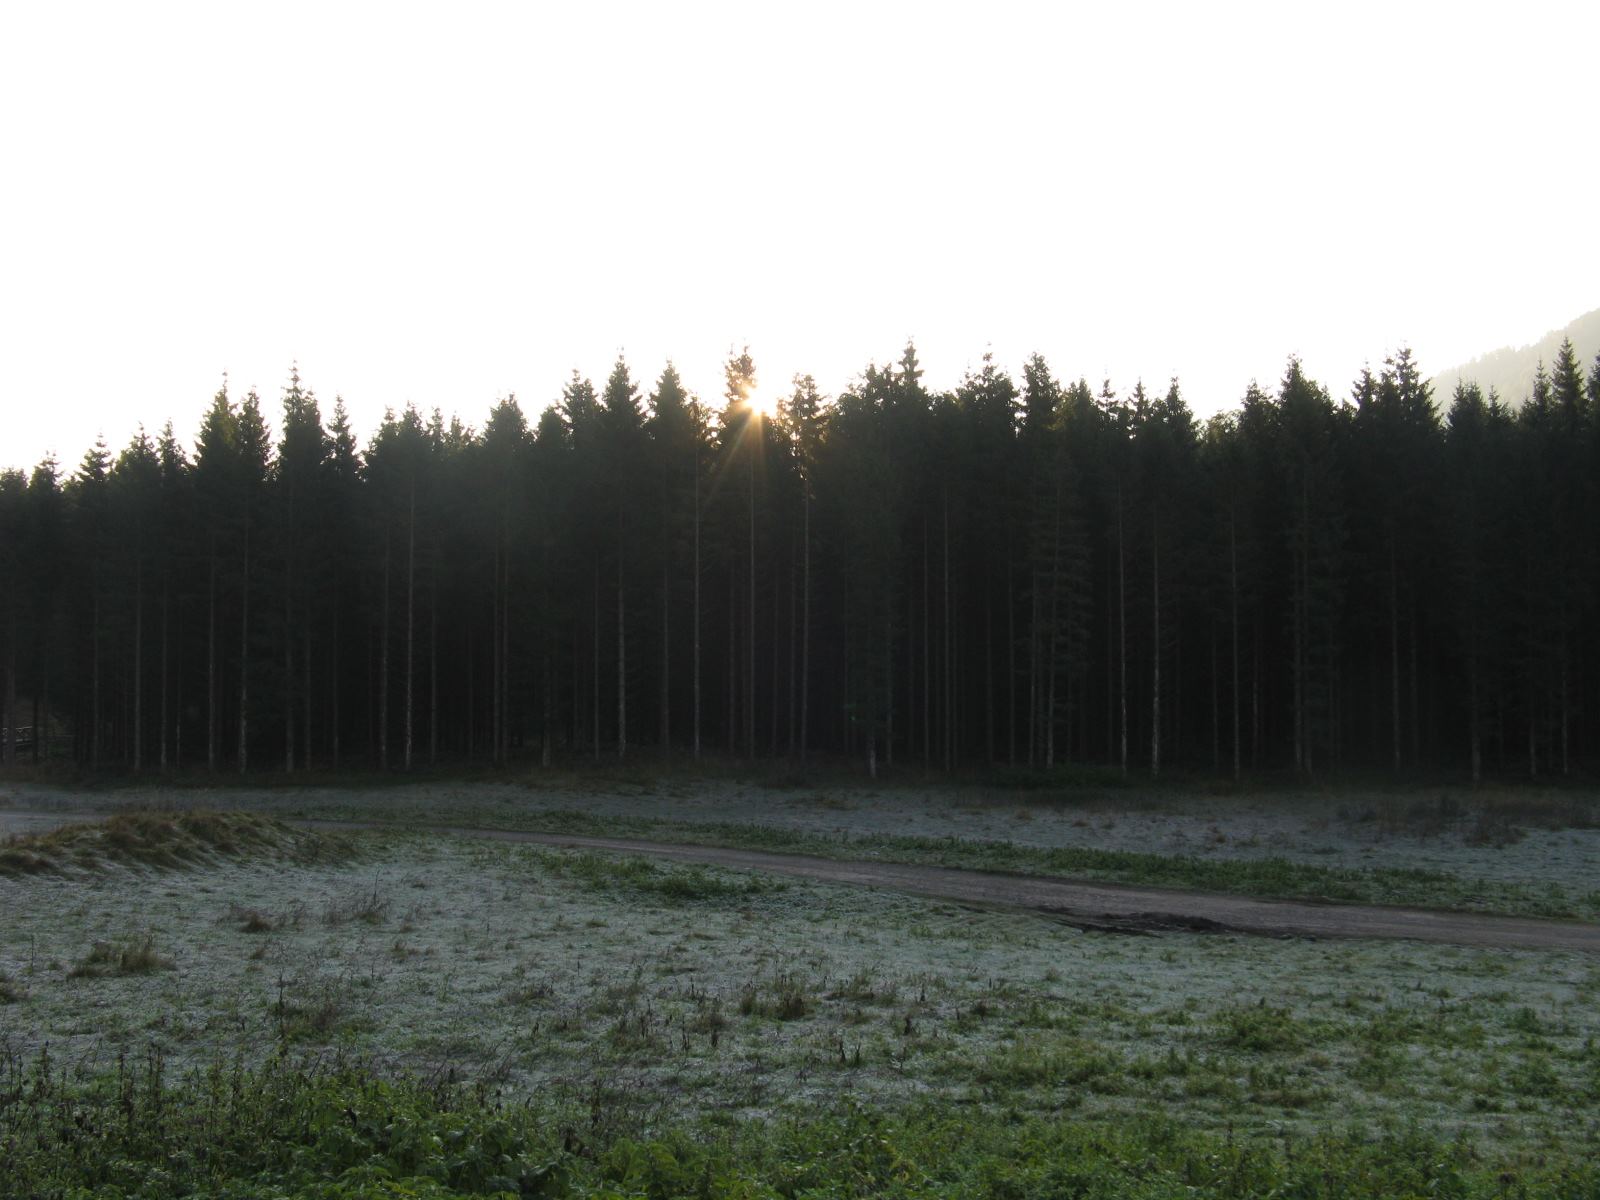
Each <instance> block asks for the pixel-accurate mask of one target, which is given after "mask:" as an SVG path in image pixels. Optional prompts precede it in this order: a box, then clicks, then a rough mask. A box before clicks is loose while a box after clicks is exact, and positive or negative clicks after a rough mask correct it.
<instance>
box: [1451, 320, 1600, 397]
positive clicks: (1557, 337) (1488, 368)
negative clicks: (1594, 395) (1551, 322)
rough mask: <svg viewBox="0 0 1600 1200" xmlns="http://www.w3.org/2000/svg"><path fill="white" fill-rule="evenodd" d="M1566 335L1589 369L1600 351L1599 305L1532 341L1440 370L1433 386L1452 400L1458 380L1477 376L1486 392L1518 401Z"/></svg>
mask: <svg viewBox="0 0 1600 1200" xmlns="http://www.w3.org/2000/svg"><path fill="white" fill-rule="evenodd" d="M1563 338H1571V339H1572V348H1573V349H1574V350H1576V351H1577V354H1578V362H1579V363H1580V364H1581V365H1582V366H1583V367H1584V369H1585V370H1586V371H1587V370H1588V368H1589V367H1590V365H1591V364H1593V362H1594V359H1595V355H1596V354H1600V308H1597V309H1594V310H1593V311H1592V312H1587V313H1584V314H1583V316H1581V317H1579V318H1577V320H1575V321H1571V322H1569V323H1568V324H1567V325H1566V326H1564V327H1563V328H1561V329H1555V330H1552V331H1551V332H1549V333H1547V334H1545V335H1544V336H1543V337H1542V338H1540V339H1539V340H1538V341H1537V342H1534V343H1533V344H1532V345H1528V346H1502V347H1500V349H1498V350H1492V351H1490V352H1489V353H1488V354H1482V355H1479V356H1478V357H1477V358H1475V359H1473V360H1472V361H1471V362H1467V363H1462V364H1461V365H1460V366H1456V367H1449V368H1447V369H1445V370H1443V371H1440V372H1439V373H1438V374H1437V375H1435V376H1434V377H1433V378H1432V379H1430V380H1429V381H1428V383H1429V384H1430V386H1431V387H1432V389H1433V395H1434V398H1435V399H1436V400H1438V401H1440V402H1441V403H1448V402H1449V400H1450V397H1451V395H1452V394H1453V393H1454V392H1455V388H1456V381H1457V380H1458V379H1464V380H1476V381H1477V383H1478V385H1479V386H1480V387H1482V388H1483V391H1484V394H1485V395H1488V392H1489V389H1490V388H1491V387H1492V388H1494V389H1495V391H1497V392H1498V393H1499V394H1500V399H1501V400H1502V401H1503V402H1505V403H1507V404H1511V405H1513V406H1515V405H1519V404H1521V403H1522V402H1523V401H1524V400H1526V399H1527V398H1528V396H1529V395H1530V394H1531V393H1532V392H1533V378H1534V374H1535V373H1536V372H1537V371H1538V369H1539V364H1540V363H1541V362H1542V363H1544V365H1545V369H1546V370H1549V368H1550V364H1551V363H1553V362H1554V361H1555V357H1556V351H1557V350H1559V349H1560V348H1561V341H1562V339H1563Z"/></svg>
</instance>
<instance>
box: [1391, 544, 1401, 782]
mask: <svg viewBox="0 0 1600 1200" xmlns="http://www.w3.org/2000/svg"><path fill="white" fill-rule="evenodd" d="M1397 574H1398V571H1397V566H1396V563H1395V545H1394V531H1393V530H1392V529H1391V530H1390V531H1389V705H1390V709H1389V711H1390V725H1391V738H1390V750H1391V759H1392V766H1393V769H1394V773H1395V774H1396V775H1398V774H1400V585H1399V581H1398V579H1397Z"/></svg>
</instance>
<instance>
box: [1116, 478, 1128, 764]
mask: <svg viewBox="0 0 1600 1200" xmlns="http://www.w3.org/2000/svg"><path fill="white" fill-rule="evenodd" d="M1124 549H1125V547H1124V545H1123V539H1122V483H1121V481H1120V480H1119V481H1118V483H1117V673H1118V683H1117V708H1118V711H1119V713H1120V717H1119V720H1118V724H1119V725H1120V727H1121V730H1122V737H1121V747H1120V761H1121V767H1122V773H1123V774H1124V775H1126V774H1127V773H1128V574H1127V567H1126V555H1125V554H1124Z"/></svg>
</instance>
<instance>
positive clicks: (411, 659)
mask: <svg viewBox="0 0 1600 1200" xmlns="http://www.w3.org/2000/svg"><path fill="white" fill-rule="evenodd" d="M416 632H417V483H416V480H415V479H413V480H412V481H411V494H410V496H409V497H408V503H407V506H406V741H405V752H404V755H403V766H404V769H405V770H407V771H409V770H411V747H412V741H413V733H414V725H413V718H414V715H415V711H416V709H415V705H414V703H413V700H414V695H415V691H416V681H417V663H416V652H417V638H416Z"/></svg>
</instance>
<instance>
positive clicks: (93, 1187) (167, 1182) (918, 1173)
mask: <svg viewBox="0 0 1600 1200" xmlns="http://www.w3.org/2000/svg"><path fill="white" fill-rule="evenodd" d="M614 1116H615V1115H614V1114H606V1113H602V1112H600V1111H592V1112H591V1111H585V1110H584V1109H583V1108H582V1107H571V1106H565V1107H563V1106H560V1105H554V1104H550V1105H541V1104H539V1103H528V1104H507V1103H504V1102H503V1101H501V1100H500V1099H498V1098H497V1097H495V1096H493V1095H492V1094H491V1093H489V1092H488V1091H486V1090H485V1089H484V1088H482V1087H478V1086H462V1085H458V1084H453V1083H448V1082H443V1081H440V1080H437V1079H435V1080H432V1081H422V1080H417V1079H411V1078H404V1077H390V1078H386V1077H383V1076H380V1075H378V1074H376V1073H374V1072H373V1071H371V1070H370V1069H366V1068H364V1067H362V1066H360V1065H357V1064H350V1063H342V1062H337V1061H334V1062H328V1061H322V1062H311V1063H307V1062H295V1061H291V1060H289V1059H287V1058H283V1057H280V1058H276V1059H273V1060H271V1061H269V1062H267V1063H265V1064H264V1065H262V1066H259V1067H245V1066H242V1065H234V1066H231V1067H223V1066H218V1067H214V1068H212V1069H211V1070H209V1071H205V1072H201V1073H197V1074H195V1075H192V1076H190V1077H189V1078H188V1079H186V1080H184V1081H183V1082H181V1083H179V1084H172V1083H170V1082H169V1081H168V1080H166V1079H165V1078H164V1067H163V1063H162V1060H161V1059H160V1057H159V1056H158V1055H156V1054H154V1053H152V1054H150V1055H148V1056H147V1057H146V1058H144V1059H143V1060H140V1061H137V1062H134V1063H128V1062H123V1063H120V1064H119V1066H118V1068H117V1070H116V1071H115V1072H112V1073H109V1074H104V1075H98V1076H94V1077H91V1078H86V1079H84V1078H68V1077H66V1076H64V1075H63V1074H62V1073H61V1072H60V1071H59V1070H58V1069H57V1068H56V1067H55V1066H54V1065H53V1064H52V1063H51V1062H50V1061H49V1059H48V1058H46V1057H44V1056H41V1057H40V1058H39V1059H37V1060H35V1061H33V1062H31V1063H27V1064H23V1063H21V1062H19V1061H18V1060H16V1059H15V1058H12V1059H9V1060H5V1061H3V1062H0V1163H3V1164H4V1172H3V1175H0V1187H3V1189H4V1190H5V1193H6V1194H8V1195H19V1196H39V1197H88V1196H93V1197H97V1198H103V1200H115V1198H119V1197H134V1196H138V1197H143V1198H146V1200H166V1198H168V1197H177V1196H188V1195H195V1194H203V1195H210V1196H218V1197H229V1198H232V1197H246V1196H250V1197H288V1196H307V1197H327V1198H330V1200H331V1198H334V1197H338V1198H341V1200H365V1198H368V1197H374V1198H375V1197H397V1196H410V1197H420V1198H442V1197H457V1196H483V1195H491V1196H512V1197H533V1196H563V1197H575V1198H577V1197H624V1196H629V1197H632V1196H649V1197H662V1198H670V1197H690V1196H694V1197H707V1196H719V1197H785V1198H789V1197H792V1198H796V1200H798V1198H801V1197H823V1196H851V1197H868V1196H884V1197H905V1198H923V1197H926V1198H930V1200H931V1198H933V1197H944V1198H950V1197H966V1196H972V1197H979V1196H983V1197H1008V1198H1015V1200H1025V1198H1028V1197H1034V1196H1039V1197H1045V1196H1080V1197H1101V1198H1106V1200H1110V1198H1112V1197H1118V1198H1124V1200H1168V1198H1172V1200H1176V1198H1177V1197H1229V1198H1245V1197H1262V1198H1265V1197H1268V1196H1276V1197H1282V1196H1296V1197H1328V1198H1330V1200H1331V1198H1333V1197H1380V1196H1382V1197H1422V1196H1430V1197H1455V1198H1459V1200H1470V1198H1474V1197H1491V1196H1496V1197H1498V1196H1505V1195H1540V1196H1544V1195H1549V1196H1594V1195H1597V1194H1600V1168H1597V1166H1596V1164H1595V1163H1594V1162H1593V1160H1592V1159H1591V1158H1589V1157H1588V1156H1587V1155H1585V1154H1584V1152H1583V1150H1582V1148H1580V1147H1574V1148H1572V1150H1571V1151H1570V1152H1561V1151H1548V1150H1547V1151H1544V1152H1542V1153H1541V1154H1540V1155H1539V1156H1538V1157H1537V1158H1536V1159H1530V1160H1528V1161H1519V1160H1515V1159H1500V1160H1494V1161H1490V1160H1487V1159H1484V1158H1480V1157H1479V1156H1478V1155H1476V1154H1475V1153H1474V1152H1473V1150H1472V1149H1471V1147H1470V1146H1468V1145H1466V1144H1465V1143H1459V1142H1456V1143H1451V1142H1442V1141H1440V1140H1438V1139H1437V1138H1435V1137H1433V1136H1431V1135H1428V1134H1425V1133H1422V1132H1419V1131H1417V1130H1414V1129H1390V1130H1384V1131H1380V1132H1377V1133H1362V1132H1359V1131H1343V1132H1330V1133H1329V1134H1327V1135H1326V1136H1322V1137H1317V1138H1313V1139H1307V1140H1302V1141H1289V1140H1286V1139H1270V1140H1258V1141H1248V1140H1236V1139H1234V1138H1232V1137H1231V1136H1225V1135H1219V1134H1207V1133H1198V1132H1193V1131H1190V1130H1187V1129H1185V1128H1183V1127H1182V1126H1180V1125H1178V1124H1176V1123H1174V1122H1170V1121H1166V1120H1164V1119H1161V1118H1156V1117H1152V1118H1148V1119H1145V1120H1139V1121H1133V1122H1124V1123H1121V1124H1116V1125H1112V1124H1096V1123H1089V1122H1073V1121H1064V1120H1059V1119H1049V1118H1037V1117H1035V1118H1019V1117H1016V1116H1014V1115H1008V1114H1005V1113H998V1112H988V1111H983V1110H978V1109H967V1110H958V1111H952V1110H950V1109H948V1108H944V1109H934V1108H921V1109H918V1108H909V1109H907V1110H905V1111H900V1112H885V1111H880V1110H873V1109H868V1108H865V1107H863V1106H861V1105H859V1104H856V1103H854V1102H851V1101H849V1100H846V1101H844V1102H842V1103H840V1104H838V1105H837V1106H836V1107H834V1108H832V1109H831V1110H830V1111H827V1112H824V1113H822V1114H821V1115H817V1116H811V1117H806V1118H793V1119H785V1120H775V1121H763V1120H760V1119H751V1120H743V1121H741V1120H738V1119H736V1118H732V1117H724V1118H722V1119H721V1120H720V1121H715V1122H701V1123H689V1122H687V1121H677V1122H674V1121H672V1120H671V1119H669V1120H668V1121H667V1122H666V1123H665V1124H659V1125H656V1126H654V1127H644V1126H635V1127H628V1126H627V1124H626V1123H625V1122H622V1121H619V1120H616V1119H614Z"/></svg>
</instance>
